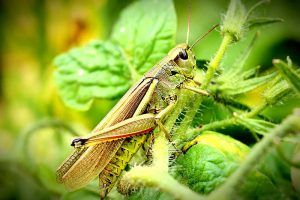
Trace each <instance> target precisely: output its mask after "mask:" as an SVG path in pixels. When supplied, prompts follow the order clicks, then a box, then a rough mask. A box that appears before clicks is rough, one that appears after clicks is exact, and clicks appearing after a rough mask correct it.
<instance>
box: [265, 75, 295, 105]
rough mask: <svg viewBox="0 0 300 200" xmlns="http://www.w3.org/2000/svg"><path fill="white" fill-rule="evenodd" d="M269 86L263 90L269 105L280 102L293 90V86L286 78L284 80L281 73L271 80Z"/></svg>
mask: <svg viewBox="0 0 300 200" xmlns="http://www.w3.org/2000/svg"><path fill="white" fill-rule="evenodd" d="M267 86H268V87H267V89H266V90H265V91H264V92H263V94H262V96H263V97H264V98H265V101H266V102H267V103H268V104H269V105H272V104H275V103H277V102H279V101H280V100H282V98H284V97H285V96H287V95H288V94H290V92H291V88H290V86H289V85H288V83H287V82H286V81H285V80H282V78H281V76H279V75H277V76H276V77H275V78H274V79H273V80H272V81H270V82H269V83H268V85H267Z"/></svg>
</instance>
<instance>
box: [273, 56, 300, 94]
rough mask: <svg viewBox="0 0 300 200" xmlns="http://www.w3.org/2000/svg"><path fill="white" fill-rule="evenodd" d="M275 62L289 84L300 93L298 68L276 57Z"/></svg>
mask: <svg viewBox="0 0 300 200" xmlns="http://www.w3.org/2000/svg"><path fill="white" fill-rule="evenodd" d="M273 64H274V65H275V66H276V67H277V68H278V69H279V71H280V72H281V75H282V76H283V77H284V78H285V79H286V80H287V82H288V83H289V85H290V86H291V87H292V88H294V89H295V91H296V92H297V93H298V95H300V76H299V74H297V72H296V70H294V69H293V68H292V66H289V65H288V64H286V63H285V62H283V61H282V60H278V59H274V60H273Z"/></svg>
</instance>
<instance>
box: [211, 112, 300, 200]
mask: <svg viewBox="0 0 300 200" xmlns="http://www.w3.org/2000/svg"><path fill="white" fill-rule="evenodd" d="M299 121H300V109H296V110H295V111H294V113H293V114H292V115H290V116H289V117H287V118H286V119H285V120H284V121H283V122H282V123H281V124H280V125H278V126H277V127H275V128H274V129H273V131H272V132H271V133H269V134H267V135H266V136H265V137H264V138H263V139H262V140H261V142H259V143H257V144H256V145H255V146H254V147H253V148H252V151H251V152H250V154H249V155H248V156H247V158H246V160H245V162H244V163H243V164H242V165H241V166H240V167H239V168H238V169H237V170H236V171H235V172H234V174H233V175H231V176H230V177H229V179H228V181H227V182H225V184H224V185H222V186H221V187H220V188H219V189H217V190H216V191H214V192H213V193H211V195H209V199H226V200H227V199H234V197H233V195H235V194H236V192H237V191H238V190H237V188H238V187H239V186H240V185H241V183H242V180H243V179H244V178H245V176H247V174H248V173H249V172H250V171H251V170H252V169H253V167H254V166H255V165H256V164H258V163H259V162H258V161H259V160H261V158H262V157H263V156H264V155H266V153H267V152H268V150H269V149H270V148H271V147H272V146H273V145H275V143H274V140H275V139H277V138H282V137H284V136H285V135H286V134H288V133H289V131H290V130H296V131H300V124H299Z"/></svg>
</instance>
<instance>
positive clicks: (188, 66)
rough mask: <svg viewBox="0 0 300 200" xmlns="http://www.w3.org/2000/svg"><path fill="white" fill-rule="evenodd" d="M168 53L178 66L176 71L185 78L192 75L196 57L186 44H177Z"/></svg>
mask: <svg viewBox="0 0 300 200" xmlns="http://www.w3.org/2000/svg"><path fill="white" fill-rule="evenodd" d="M168 55H169V56H170V57H171V58H172V59H173V60H174V62H175V63H176V64H177V65H178V66H179V68H178V69H177V70H178V73H180V74H182V75H184V76H185V77H187V78H193V77H194V68H195V65H196V57H195V55H194V53H193V52H192V50H191V48H190V47H189V46H188V45H187V44H184V43H183V44H178V45H177V46H176V47H175V48H173V49H172V50H171V51H170V52H169V53H168Z"/></svg>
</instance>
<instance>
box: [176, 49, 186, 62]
mask: <svg viewBox="0 0 300 200" xmlns="http://www.w3.org/2000/svg"><path fill="white" fill-rule="evenodd" d="M178 56H179V58H181V59H182V60H187V59H188V54H187V52H186V50H185V49H182V50H181V51H180V52H179V54H178Z"/></svg>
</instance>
